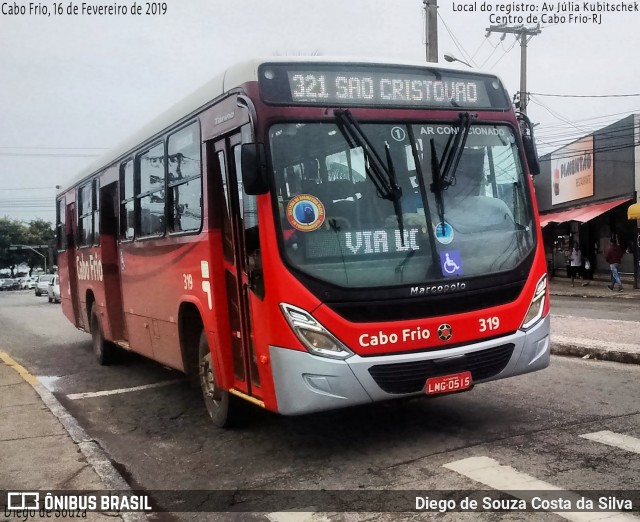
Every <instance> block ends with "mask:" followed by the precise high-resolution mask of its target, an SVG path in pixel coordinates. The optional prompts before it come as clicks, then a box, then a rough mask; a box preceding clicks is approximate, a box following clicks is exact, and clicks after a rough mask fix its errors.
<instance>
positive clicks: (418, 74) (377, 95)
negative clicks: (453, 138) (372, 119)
mask: <svg viewBox="0 0 640 522" xmlns="http://www.w3.org/2000/svg"><path fill="white" fill-rule="evenodd" d="M260 87H261V91H262V95H263V97H264V99H265V101H267V102H271V103H279V104H282V103H286V104H293V105H331V106H340V105H349V106H353V105H376V106H384V105H397V106H419V107H429V108H475V109H490V108H493V109H496V108H497V109H508V108H509V100H508V98H507V96H506V94H505V91H504V89H503V87H502V85H501V84H500V82H499V80H498V79H496V78H495V77H492V76H486V75H481V74H473V73H471V74H470V73H463V72H457V71H440V70H438V69H432V68H428V69H427V68H425V69H419V68H409V67H393V66H379V65H378V66H374V65H371V66H363V65H352V66H348V65H343V64H337V65H328V64H321V65H318V66H316V67H315V68H311V67H310V66H309V64H303V65H302V66H299V65H285V64H267V65H263V66H262V68H261V70H260Z"/></svg>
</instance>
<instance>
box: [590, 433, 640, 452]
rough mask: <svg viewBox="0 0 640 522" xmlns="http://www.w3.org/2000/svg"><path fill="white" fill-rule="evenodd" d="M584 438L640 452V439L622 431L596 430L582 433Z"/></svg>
mask: <svg viewBox="0 0 640 522" xmlns="http://www.w3.org/2000/svg"><path fill="white" fill-rule="evenodd" d="M580 437H582V438H583V439H589V440H593V441H595V442H600V443H602V444H607V445H608V446H614V447H616V448H621V449H623V450H626V451H631V452H633V453H640V439H637V438H635V437H631V436H629V435H623V434H622V433H614V432H613V431H609V430H605V431H596V432H594V433H585V434H584V435H580Z"/></svg>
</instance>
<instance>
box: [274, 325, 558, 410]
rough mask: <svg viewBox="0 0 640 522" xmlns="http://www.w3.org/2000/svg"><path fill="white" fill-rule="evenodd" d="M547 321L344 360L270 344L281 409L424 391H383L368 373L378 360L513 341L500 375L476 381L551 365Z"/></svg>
mask: <svg viewBox="0 0 640 522" xmlns="http://www.w3.org/2000/svg"><path fill="white" fill-rule="evenodd" d="M549 325H550V319H549V316H547V317H545V318H544V319H543V320H542V321H540V322H539V323H538V324H537V325H536V326H534V327H533V328H531V329H530V330H528V331H527V332H523V331H520V330H519V331H517V332H516V333H515V334H513V335H509V336H505V337H500V338H498V339H492V340H490V341H483V342H479V343H474V344H471V345H467V346H458V347H457V348H451V349H450V350H437V351H433V352H420V353H411V354H402V355H384V356H379V357H360V356H358V355H354V356H352V357H350V358H349V359H347V360H346V361H338V360H333V359H327V358H324V357H318V356H315V355H311V354H310V353H307V352H301V351H296V350H289V349H287V348H281V347H277V346H270V356H271V367H272V370H273V379H274V384H275V390H276V399H277V401H278V412H280V413H282V414H283V415H301V414H305V413H312V412H315V411H322V410H331V409H336V408H344V407H347V406H354V405H357V404H366V403H370V402H377V401H383V400H387V399H397V398H399V397H410V396H413V395H420V392H418V393H410V394H396V393H387V392H385V391H384V390H382V389H381V388H380V386H378V384H377V383H376V382H375V381H374V380H373V378H372V377H371V375H370V374H369V368H371V367H372V366H375V365H379V364H394V363H407V362H415V361H425V360H433V359H441V358H447V357H453V356H456V355H461V354H468V353H472V352H475V351H479V350H486V349H490V348H492V347H497V346H502V345H504V344H507V343H512V344H514V345H515V348H514V350H513V354H512V356H511V359H510V360H509V362H508V363H507V365H506V366H505V368H504V369H503V370H502V371H501V372H500V373H498V374H497V375H494V376H493V377H490V378H488V379H484V380H481V381H477V382H488V381H493V380H497V379H504V378H506V377H513V376H514V375H520V374H523V373H529V372H533V371H536V370H541V369H543V368H546V367H547V366H548V365H549V359H550V348H551V343H550V339H549ZM474 384H475V383H474Z"/></svg>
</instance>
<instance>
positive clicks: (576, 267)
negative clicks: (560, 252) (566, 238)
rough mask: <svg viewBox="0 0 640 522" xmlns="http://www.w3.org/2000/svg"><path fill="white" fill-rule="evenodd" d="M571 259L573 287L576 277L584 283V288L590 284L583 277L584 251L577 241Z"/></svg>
mask: <svg viewBox="0 0 640 522" xmlns="http://www.w3.org/2000/svg"><path fill="white" fill-rule="evenodd" d="M569 257H570V260H571V261H570V262H571V286H575V284H574V279H575V278H576V276H578V277H579V278H580V281H582V286H587V285H588V284H589V283H588V282H586V281H585V280H584V278H583V277H582V251H581V250H580V245H579V244H578V242H577V241H576V242H575V243H574V245H573V250H572V251H571V254H570V256H569Z"/></svg>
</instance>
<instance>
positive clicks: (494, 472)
mask: <svg viewBox="0 0 640 522" xmlns="http://www.w3.org/2000/svg"><path fill="white" fill-rule="evenodd" d="M443 467H445V468H447V469H450V470H452V471H455V472H457V473H460V474H461V475H464V476H465V477H468V478H470V479H471V480H475V481H476V482H480V483H481V484H484V485H485V486H488V487H490V488H493V489H497V490H500V491H508V492H509V494H510V495H512V496H515V497H517V498H521V499H523V500H525V501H527V502H528V501H530V499H531V497H529V496H526V495H524V494H522V493H523V492H524V491H535V492H540V493H542V492H545V491H562V492H563V494H562V498H566V499H569V500H570V501H571V505H572V506H575V505H576V501H577V500H578V499H579V498H580V496H579V495H577V494H576V493H574V492H572V491H568V490H564V489H563V488H559V487H558V486H554V485H553V484H550V483H549V482H544V481H543V480H538V479H536V478H535V477H532V476H531V475H527V474H526V473H521V472H520V471H517V470H516V469H514V468H512V467H511V466H504V465H502V464H500V463H499V462H497V461H496V460H494V459H491V458H489V457H470V458H468V459H462V460H456V461H454V462H449V463H448V464H444V465H443ZM518 493H520V494H521V495H518ZM541 496H542V495H541ZM553 513H554V514H556V515H558V516H559V517H562V518H564V519H566V520H571V521H573V522H591V521H597V520H607V521H609V522H612V521H614V520H615V521H616V522H623V521H629V522H631V521H633V522H638V518H636V517H634V516H631V515H627V514H625V513H621V512H612V511H602V512H594V511H583V512H576V511H553Z"/></svg>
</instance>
